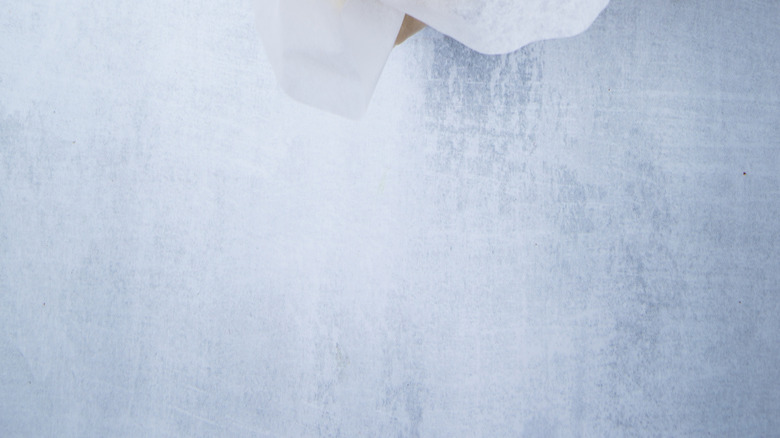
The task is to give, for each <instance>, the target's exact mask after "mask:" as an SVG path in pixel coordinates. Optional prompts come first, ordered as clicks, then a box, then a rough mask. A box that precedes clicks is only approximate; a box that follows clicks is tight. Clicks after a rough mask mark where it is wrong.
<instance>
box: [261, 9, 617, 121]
mask: <svg viewBox="0 0 780 438" xmlns="http://www.w3.org/2000/svg"><path fill="white" fill-rule="evenodd" d="M607 3H609V0H257V13H258V19H257V23H258V28H259V30H260V35H261V37H262V39H263V43H264V46H265V48H266V52H267V53H268V57H269V59H270V61H271V64H272V65H273V68H274V71H275V73H276V77H277V80H278V81H279V84H280V85H281V87H282V89H284V90H285V92H287V93H288V94H289V95H290V96H292V97H293V98H295V99H297V100H299V101H301V102H303V103H306V104H309V105H312V106H315V107H318V108H322V109H324V110H327V111H330V112H333V113H336V114H340V115H343V116H346V117H350V118H358V117H360V116H361V115H362V114H363V113H364V112H365V110H366V108H367V106H368V103H369V101H370V99H371V95H372V93H373V91H374V88H375V86H376V83H377V80H378V79H379V75H380V74H381V72H382V68H383V67H384V64H385V61H386V60H387V57H388V56H389V54H390V50H392V48H393V43H394V41H395V38H396V35H397V34H398V30H399V29H400V27H401V22H402V21H403V17H404V14H409V15H410V16H413V17H415V18H417V19H418V20H420V21H422V22H424V23H426V24H427V25H429V26H430V27H432V28H434V29H436V30H438V31H440V32H442V33H444V34H446V35H449V36H451V37H452V38H454V39H456V40H458V41H460V42H461V43H463V44H465V45H466V46H468V47H470V48H472V49H474V50H477V51H479V52H482V53H486V54H501V53H509V52H512V51H515V50H517V49H519V48H521V47H522V46H524V45H526V44H529V43H531V42H534V41H539V40H544V39H550V38H562V37H568V36H572V35H576V34H578V33H580V32H583V31H584V30H585V29H587V28H588V27H589V26H590V25H591V23H593V21H594V20H595V19H596V17H597V16H598V15H599V13H600V12H601V11H602V10H603V9H604V8H605V7H606V6H607Z"/></svg>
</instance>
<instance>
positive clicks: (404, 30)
mask: <svg viewBox="0 0 780 438" xmlns="http://www.w3.org/2000/svg"><path fill="white" fill-rule="evenodd" d="M423 28H425V23H423V22H422V21H420V20H418V19H416V18H414V17H412V16H409V15H404V21H403V23H401V29H400V30H399V31H398V36H397V37H396V38H395V45H396V46H397V45H399V44H401V43H402V42H404V41H406V39H407V38H409V37H410V36H412V35H414V34H416V33H417V32H419V31H421V30H422V29H423Z"/></svg>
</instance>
